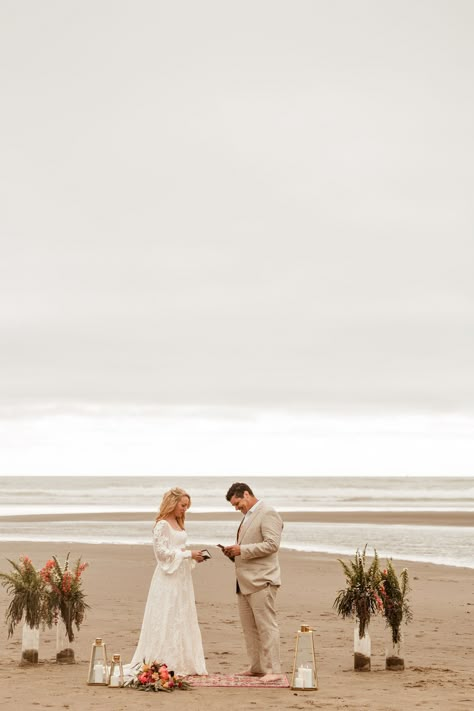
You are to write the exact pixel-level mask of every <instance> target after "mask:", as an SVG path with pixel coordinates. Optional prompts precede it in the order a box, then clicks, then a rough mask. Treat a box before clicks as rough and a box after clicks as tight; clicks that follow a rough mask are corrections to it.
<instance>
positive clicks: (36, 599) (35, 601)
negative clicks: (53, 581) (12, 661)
mask: <svg viewBox="0 0 474 711" xmlns="http://www.w3.org/2000/svg"><path fill="white" fill-rule="evenodd" d="M7 560H8V562H9V563H10V565H11V566H12V568H13V571H12V572H11V573H0V583H1V584H2V585H3V587H4V588H6V589H7V591H8V592H9V593H10V594H11V595H12V599H11V601H10V604H9V606H8V608H7V610H6V612H5V618H6V621H7V624H8V636H9V637H11V636H12V634H13V631H14V629H15V627H16V625H17V624H18V623H19V622H21V620H22V619H23V618H24V620H25V623H26V624H27V625H28V626H29V627H36V628H38V627H39V626H40V624H42V623H44V622H45V621H46V620H47V618H48V609H47V599H46V590H45V584H44V581H43V579H42V577H41V575H40V573H38V571H37V570H36V568H35V567H34V566H33V563H32V562H31V558H29V557H28V556H27V555H24V556H21V557H20V562H19V563H16V562H15V561H13V560H10V559H9V558H8V559H7Z"/></svg>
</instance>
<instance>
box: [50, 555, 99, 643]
mask: <svg viewBox="0 0 474 711" xmlns="http://www.w3.org/2000/svg"><path fill="white" fill-rule="evenodd" d="M69 555H70V554H69V553H68V554H67V556H66V560H65V562H64V565H61V564H60V563H59V561H58V559H57V558H56V556H53V557H52V558H50V560H48V562H47V563H46V565H45V566H44V567H43V568H42V569H41V570H40V573H39V574H40V576H41V579H42V581H43V583H44V585H45V586H46V590H47V607H48V615H49V620H48V622H49V624H51V623H52V621H53V620H55V621H56V622H57V620H58V617H59V616H60V617H61V619H62V621H63V622H64V625H65V628H66V634H67V637H68V639H69V641H70V642H72V641H73V640H74V630H73V624H75V626H76V628H77V629H80V626H81V624H82V622H83V620H84V616H85V611H86V609H87V608H88V607H89V605H88V604H87V603H86V601H85V594H84V591H83V590H82V574H83V572H84V570H85V569H86V568H87V566H88V563H82V562H81V558H78V560H77V561H76V563H75V564H74V565H73V566H70V565H69Z"/></svg>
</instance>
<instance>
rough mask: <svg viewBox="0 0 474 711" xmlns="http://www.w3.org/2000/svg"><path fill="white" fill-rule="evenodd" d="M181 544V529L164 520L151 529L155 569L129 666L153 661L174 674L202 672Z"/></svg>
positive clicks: (185, 556) (186, 561)
mask: <svg viewBox="0 0 474 711" xmlns="http://www.w3.org/2000/svg"><path fill="white" fill-rule="evenodd" d="M186 540H187V534H186V531H177V530H176V529H174V528H172V527H171V526H170V525H169V523H167V521H164V520H162V521H158V523H157V524H156V525H155V527H154V529H153V549H154V552H155V558H156V563H157V565H156V569H155V572H154V574H153V578H152V581H151V584H150V590H149V592H148V599H147V602H146V607H145V614H144V616H143V624H142V630H141V633H140V639H139V641H138V646H137V648H136V650H135V654H134V655H133V659H132V662H131V666H133V665H135V664H138V663H142V662H143V661H144V660H145V662H147V663H149V662H154V661H157V662H164V663H165V664H167V665H168V668H169V669H172V670H173V671H174V672H175V674H178V675H180V676H181V675H182V676H185V675H186V674H207V671H206V662H205V660H204V651H203V648H202V638H201V631H200V629H199V623H198V619H197V612H196V603H195V599H194V587H193V580H192V577H191V569H192V567H193V566H194V561H192V559H191V551H190V550H186Z"/></svg>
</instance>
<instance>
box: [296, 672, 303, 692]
mask: <svg viewBox="0 0 474 711" xmlns="http://www.w3.org/2000/svg"><path fill="white" fill-rule="evenodd" d="M295 688H296V689H304V679H303V677H302V676H300V675H299V674H298V676H295Z"/></svg>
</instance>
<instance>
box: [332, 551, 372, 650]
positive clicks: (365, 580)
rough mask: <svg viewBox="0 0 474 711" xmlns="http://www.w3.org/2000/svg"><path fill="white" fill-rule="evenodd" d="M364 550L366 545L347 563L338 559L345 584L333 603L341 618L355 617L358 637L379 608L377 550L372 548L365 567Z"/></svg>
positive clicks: (361, 635) (362, 633) (362, 634)
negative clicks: (372, 556) (371, 558)
mask: <svg viewBox="0 0 474 711" xmlns="http://www.w3.org/2000/svg"><path fill="white" fill-rule="evenodd" d="M366 550H367V546H365V547H364V550H363V551H362V553H361V552H360V551H359V550H357V551H356V554H355V556H354V560H351V561H349V562H348V563H345V562H344V561H343V560H341V559H339V562H340V564H341V565H342V569H343V571H344V575H345V576H346V583H347V584H346V587H345V588H344V590H339V592H338V594H337V597H336V599H335V600H334V605H333V607H334V608H335V609H336V611H337V613H338V614H339V615H341V616H342V617H343V618H346V617H355V618H356V619H357V620H358V623H359V637H360V638H362V637H363V636H364V635H365V633H366V631H367V628H368V625H369V622H370V618H371V616H372V615H374V614H376V613H377V612H378V611H379V610H380V604H381V603H380V596H379V594H378V585H379V582H380V568H379V559H378V555H377V551H376V550H374V559H373V561H372V563H371V564H370V565H369V566H368V567H367V565H366Z"/></svg>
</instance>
